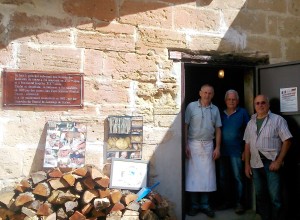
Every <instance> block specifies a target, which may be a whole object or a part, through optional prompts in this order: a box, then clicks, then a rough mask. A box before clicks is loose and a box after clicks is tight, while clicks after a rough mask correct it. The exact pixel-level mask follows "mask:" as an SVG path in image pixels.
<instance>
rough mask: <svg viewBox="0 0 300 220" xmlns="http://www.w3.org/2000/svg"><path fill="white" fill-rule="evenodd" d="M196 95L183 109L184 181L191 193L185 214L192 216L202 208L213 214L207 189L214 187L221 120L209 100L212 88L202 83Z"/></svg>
mask: <svg viewBox="0 0 300 220" xmlns="http://www.w3.org/2000/svg"><path fill="white" fill-rule="evenodd" d="M199 95H200V99H199V100H198V101H195V102H191V103H190V104H189V105H188V106H187V108H186V112H185V137H186V140H185V145H186V148H185V150H186V158H187V159H186V183H185V184H186V191H187V192H189V196H190V208H189V210H188V213H187V214H188V215H190V216H195V215H196V214H197V213H198V212H199V211H201V212H203V213H205V214H206V215H207V216H209V217H214V215H215V213H214V211H213V210H212V209H211V207H210V205H209V192H213V191H216V189H217V186H216V171H215V160H216V159H218V158H219V156H220V144H221V129H220V127H221V126H222V123H221V117H220V112H219V109H218V107H217V106H215V105H213V104H212V103H211V100H212V98H213V96H214V88H213V87H212V86H211V85H208V84H205V85H203V86H202V87H201V89H200V91H199ZM214 139H216V142H215V143H216V146H215V147H214V142H213V140H214Z"/></svg>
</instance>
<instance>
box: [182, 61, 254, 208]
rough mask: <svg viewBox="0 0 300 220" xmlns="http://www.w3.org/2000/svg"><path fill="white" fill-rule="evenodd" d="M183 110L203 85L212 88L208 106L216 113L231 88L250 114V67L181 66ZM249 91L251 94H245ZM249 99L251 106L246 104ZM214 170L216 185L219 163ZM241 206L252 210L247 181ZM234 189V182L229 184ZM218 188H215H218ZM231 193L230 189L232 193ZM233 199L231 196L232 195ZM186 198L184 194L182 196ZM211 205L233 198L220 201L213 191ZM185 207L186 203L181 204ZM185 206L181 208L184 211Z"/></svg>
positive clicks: (252, 81) (196, 95) (250, 193)
mask: <svg viewBox="0 0 300 220" xmlns="http://www.w3.org/2000/svg"><path fill="white" fill-rule="evenodd" d="M220 70H223V71H224V77H219V74H218V73H219V71H220ZM183 76H184V79H183V80H184V109H185V108H186V107H187V105H188V104H189V103H190V102H193V101H196V100H198V99H199V90H200V87H201V86H202V85H204V84H210V85H212V86H213V87H214V90H215V95H214V98H213V100H212V103H213V104H214V105H216V106H217V107H218V108H219V110H220V112H221V111H223V110H224V109H225V102H224V97H225V93H226V91H227V90H229V89H234V90H236V91H237V92H238V93H239V98H240V101H239V106H241V107H244V108H246V109H247V110H249V115H251V114H252V112H251V111H252V109H248V107H249V106H252V99H253V95H254V91H253V84H254V81H255V80H254V77H255V74H254V66H246V65H245V66H234V65H231V66H228V65H222V64H214V65H208V64H194V63H185V64H184V74H183ZM249 91H251V92H250V93H249ZM249 100H251V103H248V102H249ZM216 169H217V172H216V173H217V184H218V183H219V181H218V173H219V172H218V169H219V164H218V161H217V162H216ZM244 182H245V183H244V184H245V193H244V194H245V207H246V208H247V209H252V208H253V205H252V203H253V199H252V185H251V183H250V181H247V180H246V178H245V181H244ZM230 185H231V186H234V183H232V184H230ZM218 188H219V187H218ZM233 192H234V190H233ZM232 197H234V195H233V196H232ZM185 198H186V199H188V195H186V196H185ZM211 199H212V201H211V204H212V205H213V207H214V208H218V206H219V205H221V204H222V203H226V202H229V200H233V199H234V198H222V196H221V195H220V192H219V191H218V190H217V191H216V192H214V193H212V197H211ZM184 204H186V205H187V206H188V205H189V204H188V202H186V203H184ZM187 208H188V207H185V209H186V210H187Z"/></svg>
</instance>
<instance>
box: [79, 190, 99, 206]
mask: <svg viewBox="0 0 300 220" xmlns="http://www.w3.org/2000/svg"><path fill="white" fill-rule="evenodd" d="M98 196H99V193H98V190H95V189H88V190H86V191H84V193H83V196H82V203H83V204H87V203H89V202H91V201H92V200H93V199H94V198H96V197H98Z"/></svg>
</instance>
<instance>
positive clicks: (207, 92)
mask: <svg viewBox="0 0 300 220" xmlns="http://www.w3.org/2000/svg"><path fill="white" fill-rule="evenodd" d="M200 97H201V100H202V101H204V102H207V103H210V102H211V100H212V98H213V97H214V90H213V88H211V87H209V86H206V87H203V88H202V89H201V90H200Z"/></svg>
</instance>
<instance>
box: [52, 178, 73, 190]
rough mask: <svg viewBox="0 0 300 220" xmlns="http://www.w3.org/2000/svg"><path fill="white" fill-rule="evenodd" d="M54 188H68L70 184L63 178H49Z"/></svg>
mask: <svg viewBox="0 0 300 220" xmlns="http://www.w3.org/2000/svg"><path fill="white" fill-rule="evenodd" d="M49 184H50V186H51V187H52V189H63V188H68V187H69V184H68V183H67V182H66V181H65V180H64V179H63V178H52V179H50V180H49Z"/></svg>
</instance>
